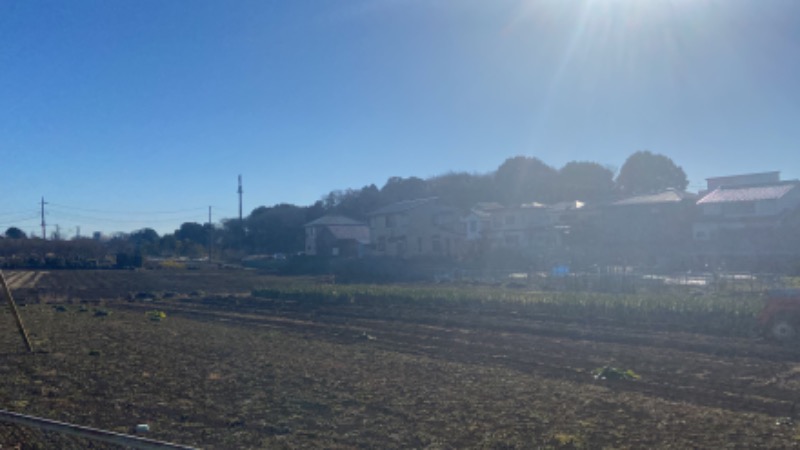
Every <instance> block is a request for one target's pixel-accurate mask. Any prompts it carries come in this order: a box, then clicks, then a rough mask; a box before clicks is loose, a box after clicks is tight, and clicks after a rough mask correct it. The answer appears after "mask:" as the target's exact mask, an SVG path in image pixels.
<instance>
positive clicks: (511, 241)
mask: <svg viewBox="0 0 800 450" xmlns="http://www.w3.org/2000/svg"><path fill="white" fill-rule="evenodd" d="M505 243H506V245H518V244H519V236H517V235H511V236H506V237H505Z"/></svg>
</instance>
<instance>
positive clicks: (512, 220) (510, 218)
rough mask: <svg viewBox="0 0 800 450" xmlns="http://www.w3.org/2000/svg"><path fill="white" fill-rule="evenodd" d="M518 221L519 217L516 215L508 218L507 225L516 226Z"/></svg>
mask: <svg viewBox="0 0 800 450" xmlns="http://www.w3.org/2000/svg"><path fill="white" fill-rule="evenodd" d="M516 221H517V216H514V215H511V216H506V225H514V223H515V222H516Z"/></svg>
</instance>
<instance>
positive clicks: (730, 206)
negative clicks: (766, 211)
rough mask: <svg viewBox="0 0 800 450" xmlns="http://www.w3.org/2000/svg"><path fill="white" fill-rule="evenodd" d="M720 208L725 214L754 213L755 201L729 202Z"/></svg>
mask: <svg viewBox="0 0 800 450" xmlns="http://www.w3.org/2000/svg"><path fill="white" fill-rule="evenodd" d="M722 210H723V212H724V213H725V214H726V215H734V216H737V215H745V214H755V212H756V202H730V203H725V204H723V206H722Z"/></svg>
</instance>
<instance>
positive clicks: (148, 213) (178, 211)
mask: <svg viewBox="0 0 800 450" xmlns="http://www.w3.org/2000/svg"><path fill="white" fill-rule="evenodd" d="M49 204H50V205H51V206H58V207H61V208H69V209H74V210H78V211H85V212H94V213H101V214H137V215H139V214H141V215H151V214H152V215H156V214H180V213H186V212H192V211H204V210H205V209H206V206H199V207H196V208H186V209H176V210H172V211H112V210H103V209H93V208H82V207H79V206H71V205H63V204H60V203H49Z"/></svg>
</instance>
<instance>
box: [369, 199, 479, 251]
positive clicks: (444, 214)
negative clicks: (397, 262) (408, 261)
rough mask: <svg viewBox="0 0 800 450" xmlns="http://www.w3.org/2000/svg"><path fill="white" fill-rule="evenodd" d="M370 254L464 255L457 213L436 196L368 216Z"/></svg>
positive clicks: (459, 220) (461, 226) (462, 224)
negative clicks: (371, 249) (371, 250)
mask: <svg viewBox="0 0 800 450" xmlns="http://www.w3.org/2000/svg"><path fill="white" fill-rule="evenodd" d="M369 228H370V235H371V243H372V247H373V253H374V254H375V255H378V256H396V257H401V258H413V257H421V256H436V257H459V256H461V255H462V254H463V252H464V237H465V232H464V223H463V222H462V221H461V214H460V212H459V211H458V210H457V209H456V208H453V207H450V206H446V205H442V204H441V203H440V202H439V200H438V199H437V198H436V197H431V198H421V199H415V200H406V201H401V202H397V203H393V204H391V205H387V206H385V207H383V208H379V209H378V210H376V211H373V212H372V213H370V214H369Z"/></svg>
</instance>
